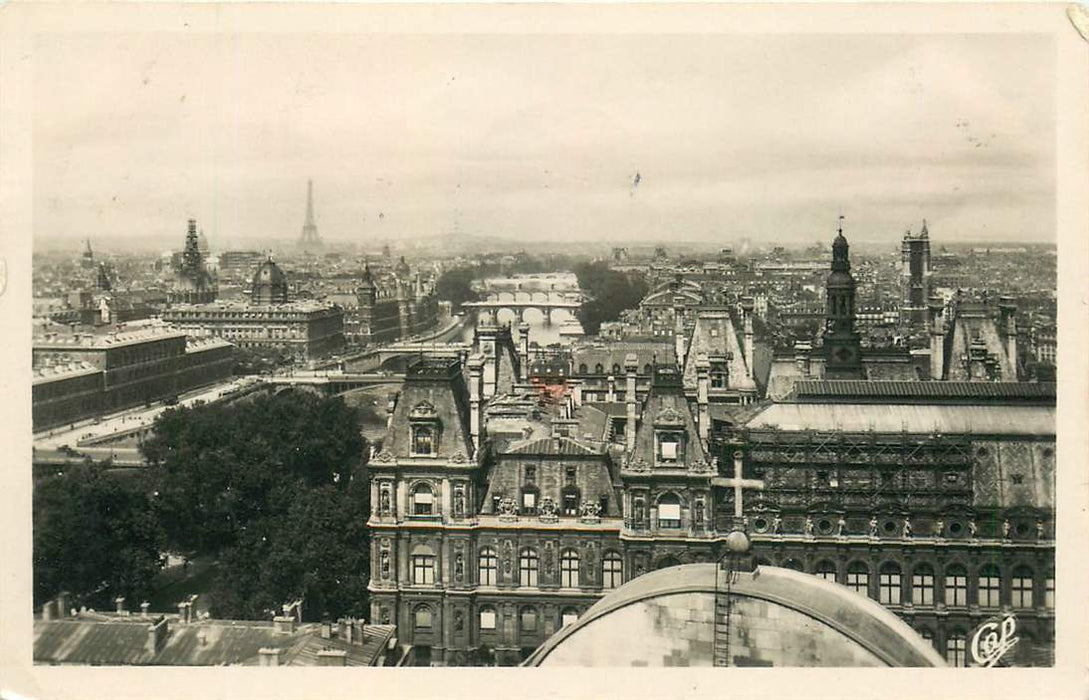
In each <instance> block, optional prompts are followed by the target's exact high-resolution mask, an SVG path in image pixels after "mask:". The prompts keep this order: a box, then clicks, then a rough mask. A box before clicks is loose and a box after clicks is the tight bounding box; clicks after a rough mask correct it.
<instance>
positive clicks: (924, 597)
mask: <svg viewBox="0 0 1089 700" xmlns="http://www.w3.org/2000/svg"><path fill="white" fill-rule="evenodd" d="M911 602H912V603H914V604H915V605H933V604H934V574H929V573H921V574H914V575H913V576H912V577H911Z"/></svg>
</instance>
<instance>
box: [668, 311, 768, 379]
mask: <svg viewBox="0 0 1089 700" xmlns="http://www.w3.org/2000/svg"><path fill="white" fill-rule="evenodd" d="M700 354H705V355H708V356H713V355H727V354H729V355H732V356H733V357H732V359H730V360H729V361H728V362H727V365H726V370H727V375H728V379H727V387H728V389H741V390H750V391H751V390H755V389H756V384H755V382H753V380H752V379H749V377H748V374H747V373H746V367H745V351H744V349H743V348H742V346H741V342H740V341H739V340H738V336H737V329H736V328H735V327H734V323H733V320H732V319H731V318H730V314H729V313H728V312H726V311H718V312H706V311H704V312H700V313H699V314H697V316H696V325H695V326H694V327H693V329H692V338H691V339H690V340H689V342H688V352H687V353H686V355H685V363H684V385H685V386H686V387H689V388H693V389H694V388H695V387H696V361H697V360H698V359H699V355H700Z"/></svg>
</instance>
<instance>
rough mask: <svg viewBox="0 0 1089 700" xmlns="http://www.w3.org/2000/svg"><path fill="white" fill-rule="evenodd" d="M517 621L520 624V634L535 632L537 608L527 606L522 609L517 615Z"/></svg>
mask: <svg viewBox="0 0 1089 700" xmlns="http://www.w3.org/2000/svg"><path fill="white" fill-rule="evenodd" d="M518 621H519V623H520V624H521V627H522V632H536V631H537V608H534V607H530V606H529V605H527V606H525V607H524V608H522V609H521V610H520V611H519V613H518Z"/></svg>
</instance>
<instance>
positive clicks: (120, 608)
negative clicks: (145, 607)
mask: <svg viewBox="0 0 1089 700" xmlns="http://www.w3.org/2000/svg"><path fill="white" fill-rule="evenodd" d="M113 602H114V605H116V606H117V614H118V615H127V614H128V611H127V610H125V597H124V596H117V597H116V598H114V599H113Z"/></svg>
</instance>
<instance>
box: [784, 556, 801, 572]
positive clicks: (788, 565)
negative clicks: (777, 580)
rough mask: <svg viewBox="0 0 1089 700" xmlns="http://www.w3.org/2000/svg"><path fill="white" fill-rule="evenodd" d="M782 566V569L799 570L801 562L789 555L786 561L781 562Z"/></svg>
mask: <svg viewBox="0 0 1089 700" xmlns="http://www.w3.org/2000/svg"><path fill="white" fill-rule="evenodd" d="M783 568H784V569H791V570H793V571H801V570H802V563H801V562H800V561H798V560H797V559H794V558H793V557H791V558H789V559H787V560H786V561H784V562H783Z"/></svg>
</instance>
